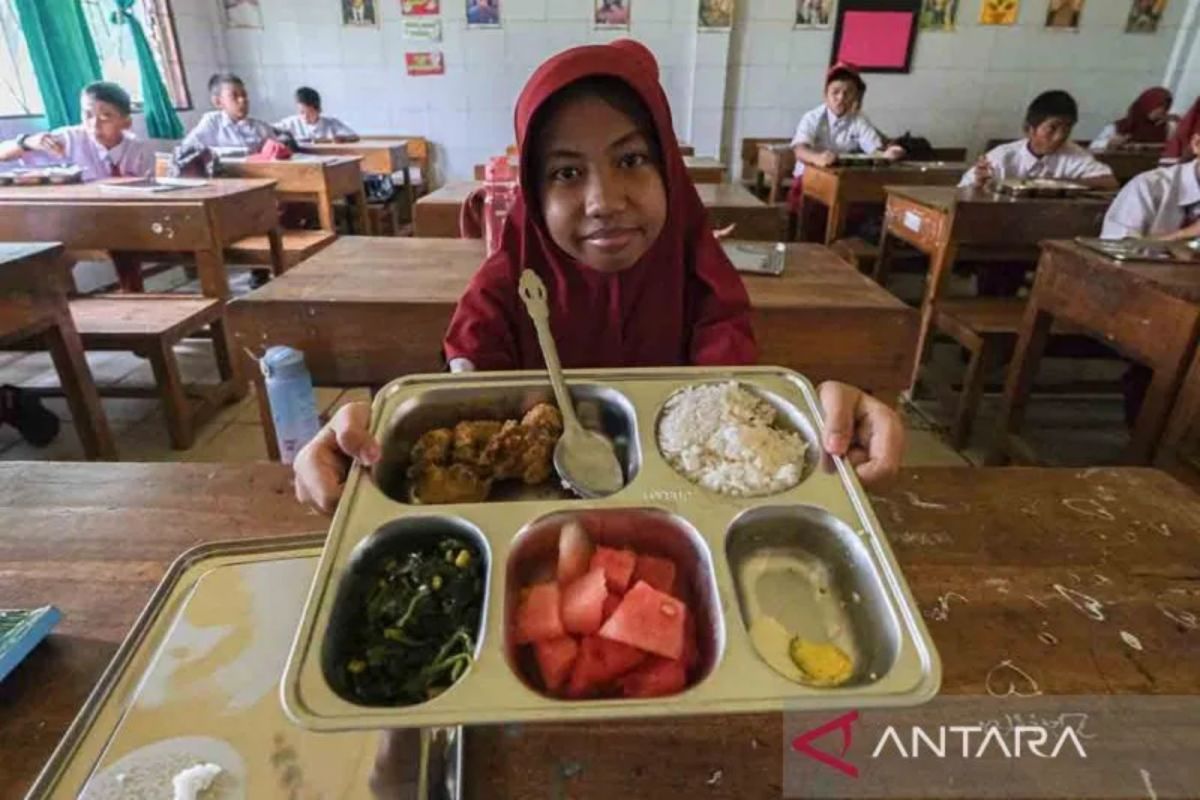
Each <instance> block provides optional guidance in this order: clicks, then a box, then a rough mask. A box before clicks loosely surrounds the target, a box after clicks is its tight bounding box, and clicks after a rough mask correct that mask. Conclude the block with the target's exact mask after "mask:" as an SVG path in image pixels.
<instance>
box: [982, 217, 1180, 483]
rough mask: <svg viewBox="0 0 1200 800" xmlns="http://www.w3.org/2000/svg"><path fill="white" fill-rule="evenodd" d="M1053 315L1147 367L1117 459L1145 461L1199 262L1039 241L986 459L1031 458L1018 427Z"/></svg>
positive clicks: (1170, 382)
mask: <svg viewBox="0 0 1200 800" xmlns="http://www.w3.org/2000/svg"><path fill="white" fill-rule="evenodd" d="M1056 320H1058V321H1060V322H1069V323H1071V324H1072V326H1073V327H1074V328H1075V329H1081V330H1082V332H1084V333H1087V334H1089V335H1092V336H1094V337H1095V338H1097V339H1099V340H1100V341H1102V342H1104V343H1105V344H1108V345H1110V346H1112V347H1114V348H1115V349H1117V350H1118V351H1119V352H1121V353H1122V354H1123V355H1126V356H1128V357H1129V358H1131V359H1133V360H1135V361H1137V362H1138V363H1141V364H1143V365H1145V366H1147V367H1149V368H1150V369H1152V370H1153V372H1154V377H1153V379H1152V381H1151V383H1150V386H1149V387H1148V388H1147V390H1146V396H1145V400H1144V401H1143V403H1142V408H1141V412H1140V413H1139V414H1138V417H1137V420H1136V421H1135V423H1134V426H1133V431H1132V435H1131V439H1130V442H1129V445H1128V447H1127V449H1126V451H1125V458H1124V460H1125V461H1126V462H1127V463H1131V464H1147V463H1150V461H1151V460H1152V459H1153V457H1154V454H1155V450H1156V448H1157V446H1158V444H1159V441H1160V438H1161V437H1162V434H1163V430H1164V428H1165V427H1166V424H1167V416H1168V414H1169V413H1170V411H1171V407H1172V404H1173V403H1174V402H1175V399H1176V396H1177V394H1178V392H1179V387H1180V385H1181V383H1182V381H1183V378H1184V375H1185V373H1186V371H1187V369H1188V367H1189V366H1190V364H1191V361H1192V354H1193V352H1194V350H1195V347H1196V337H1197V334H1198V333H1200V264H1162V263H1154V262H1130V261H1125V262H1122V261H1115V260H1113V259H1110V258H1107V257H1106V256H1103V255H1101V254H1099V253H1097V252H1095V251H1093V250H1089V249H1087V248H1085V247H1083V246H1081V245H1079V244H1076V243H1075V242H1072V241H1051V242H1046V243H1045V244H1043V246H1042V257H1041V260H1040V262H1039V263H1038V269H1037V277H1036V279H1035V281H1034V284H1033V291H1032V292H1031V293H1030V296H1029V302H1028V304H1027V305H1026V308H1025V318H1024V321H1023V323H1022V326H1021V334H1020V338H1019V340H1018V342H1017V349H1016V352H1015V353H1014V354H1013V360H1012V363H1011V366H1010V367H1009V372H1008V379H1007V381H1006V382H1005V386H1004V401H1003V405H1002V406H1001V410H1000V416H999V419H998V420H997V427H996V437H995V441H994V442H993V449H992V453H991V456H990V461H991V462H992V463H999V462H1003V461H1005V460H1007V459H1008V458H1010V457H1011V456H1013V455H1018V456H1021V457H1022V458H1024V459H1026V460H1028V459H1030V458H1031V456H1030V452H1029V448H1028V447H1026V446H1025V444H1024V443H1023V442H1022V441H1021V440H1020V438H1019V433H1020V430H1021V425H1022V423H1023V421H1024V416H1025V407H1026V405H1027V404H1028V401H1029V395H1030V392H1031V390H1032V387H1033V379H1034V377H1035V376H1036V374H1037V369H1038V364H1039V363H1040V361H1041V357H1042V353H1043V351H1044V350H1045V346H1046V340H1047V338H1048V337H1049V333H1050V327H1051V325H1053V324H1054V322H1055V321H1056Z"/></svg>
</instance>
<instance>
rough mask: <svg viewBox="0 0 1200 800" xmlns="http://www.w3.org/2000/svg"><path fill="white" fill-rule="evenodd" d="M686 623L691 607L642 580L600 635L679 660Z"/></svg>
mask: <svg viewBox="0 0 1200 800" xmlns="http://www.w3.org/2000/svg"><path fill="white" fill-rule="evenodd" d="M686 621H687V606H685V605H684V604H683V603H681V602H680V601H678V600H676V599H675V598H674V597H671V596H670V595H669V594H664V593H663V592H660V591H658V590H657V589H655V588H654V587H653V586H651V585H650V584H648V583H646V582H645V581H639V582H638V583H637V585H635V586H634V587H633V588H632V589H630V590H629V592H628V593H627V594H626V595H625V597H624V598H622V599H621V605H619V606H617V610H616V611H614V612H613V614H612V616H611V617H609V618H608V620H607V621H606V622H605V623H604V625H603V626H601V628H600V636H602V637H603V638H605V639H609V640H611V641H614V642H624V643H625V644H628V645H631V646H633V647H637V648H640V649H642V650H645V651H647V652H649V653H654V654H655V655H659V656H662V657H663V658H670V659H679V658H680V657H681V656H682V655H683V629H684V625H685V623H686Z"/></svg>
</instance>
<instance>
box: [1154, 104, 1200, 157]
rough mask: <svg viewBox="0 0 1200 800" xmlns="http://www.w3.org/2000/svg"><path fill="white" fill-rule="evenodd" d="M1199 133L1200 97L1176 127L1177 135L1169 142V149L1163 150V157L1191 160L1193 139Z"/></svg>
mask: <svg viewBox="0 0 1200 800" xmlns="http://www.w3.org/2000/svg"><path fill="white" fill-rule="evenodd" d="M1198 133H1200V97H1197V98H1196V102H1194V103H1192V107H1191V108H1190V109H1189V110H1188V112H1187V113H1186V114H1184V115H1183V119H1181V120H1179V124H1178V125H1176V126H1175V133H1174V134H1173V135H1172V136H1171V140H1170V141H1169V142H1167V147H1166V149H1165V150H1163V157H1164V158H1178V159H1181V160H1185V161H1186V160H1187V159H1189V158H1191V156H1192V137H1193V136H1195V135H1196V134H1198Z"/></svg>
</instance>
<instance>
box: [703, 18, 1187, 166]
mask: <svg viewBox="0 0 1200 800" xmlns="http://www.w3.org/2000/svg"><path fill="white" fill-rule="evenodd" d="M741 3H742V4H743V6H744V8H743V10H742V11H741V15H740V16H741V17H742V19H741V20H740V23H741V24H739V25H738V26H736V27H735V31H734V33H733V36H734V39H735V41H734V44H733V51H734V53H735V71H736V72H737V74H738V82H737V86H736V88H735V89H734V90H733V92H734V93H733V96H732V98H731V103H730V107H731V111H732V114H733V119H732V121H731V124H730V125H729V129H730V135H729V136H728V137H727V138H726V141H725V145H726V147H731V146H734V145H737V143H739V142H740V141H741V139H742V138H744V137H747V136H787V135H790V134H791V133H792V131H793V130H794V129H795V126H796V123H797V121H798V120H799V118H800V115H801V114H803V113H804V112H805V111H807V110H808V109H810V108H813V107H815V106H817V105H818V104H820V102H821V93H822V75H823V72H824V70H825V69H826V68H827V66H828V64H829V53H830V48H831V47H832V38H833V36H832V32H830V31H812V30H793V28H792V19H793V18H792V10H793V9H794V7H795V2H794V0H741ZM1196 5H1198V3H1197V0H1177V1H1176V2H1172V3H1170V4H1169V5H1168V9H1167V14H1166V17H1165V19H1164V20H1163V24H1162V26H1161V27H1160V29H1159V32H1158V34H1156V35H1153V36H1150V35H1134V34H1126V33H1124V24H1125V15H1126V14H1127V13H1128V10H1129V3H1127V2H1124V0H1092V1H1091V2H1090V3H1088V4H1087V6H1086V9H1085V11H1084V14H1083V19H1082V24H1081V28H1080V30H1079V31H1078V32H1065V31H1052V30H1047V29H1046V28H1045V26H1044V23H1045V11H1046V3H1045V2H1044V0H1026V2H1025V3H1023V4H1022V8H1021V15H1020V19H1019V21H1018V24H1017V25H1015V26H1013V27H985V26H979V25H978V24H976V20H977V19H978V2H976V1H975V0H964V2H960V3H959V6H960V8H961V11H960V13H959V22H958V30H957V31H956V32H954V33H943V32H922V33H919V34H918V36H917V43H916V51H915V54H914V59H913V69H912V72H911V74H907V75H890V74H889V75H868V76H867V83H868V87H869V88H868V91H867V95H866V103H865V109H866V113H867V115H868V116H869V117H870V118H871V119H872V120H873V121H874V122H875V124H876V125H878V126H879V127H880V128H882V129H883V130H885V131H887V132H888V133H892V134H897V135H898V134H901V133H903V132H904V131H906V130H909V131H912V132H913V133H914V134H917V135H922V136H925V137H927V138H929V139H930V140H931V141H932V142H933V143H934V144H935V145H944V146H955V145H957V146H967V147H969V148H971V149H972V150H977V149H978V148H980V147H982V146H983V144H984V142H985V141H987V140H988V139H990V138H998V137H1004V136H1014V137H1015V136H1017V135H1019V133H1020V126H1021V120H1022V117H1023V116H1024V110H1025V107H1026V106H1027V105H1028V103H1029V101H1030V100H1031V99H1033V97H1034V96H1035V95H1036V94H1037V93H1038V92H1040V91H1043V90H1045V89H1053V88H1058V89H1066V90H1067V91H1070V92H1071V93H1072V94H1074V95H1075V97H1076V99H1077V100H1078V101H1079V104H1080V110H1081V116H1080V121H1079V126H1078V128H1077V130H1076V133H1077V135H1078V137H1079V138H1087V137H1090V136H1093V135H1095V134H1096V133H1097V132H1099V129H1100V128H1101V127H1102V126H1103V125H1104V124H1105V123H1107V122H1108V121H1110V120H1112V119H1115V118H1116V117H1119V116H1120V115H1121V113H1122V112H1123V111H1124V108H1125V107H1126V106H1127V105H1128V104H1129V102H1130V101H1131V100H1132V99H1133V97H1134V96H1135V95H1136V94H1137V93H1138V92H1139V91H1140V90H1141V89H1143V88H1145V87H1147V86H1152V85H1156V84H1160V83H1162V82H1163V80H1164V75H1165V74H1166V71H1167V66H1168V60H1169V59H1170V56H1171V52H1172V48H1173V46H1174V45H1175V42H1176V40H1177V39H1178V38H1179V37H1180V35H1181V33H1184V34H1186V33H1187V31H1183V30H1182V28H1181V23H1183V21H1184V20H1185V16H1186V17H1187V19H1188V24H1189V25H1192V26H1194V25H1195V21H1194V15H1190V14H1189V13H1188V12H1189V11H1190V9H1191V8H1192V7H1194V6H1196ZM1192 47H1193V52H1192V61H1193V65H1192V66H1191V67H1190V69H1189V70H1188V71H1186V72H1187V74H1188V76H1189V77H1190V79H1191V81H1192V85H1191V87H1190V91H1189V87H1188V86H1187V85H1184V86H1183V87H1182V90H1181V92H1180V94H1181V95H1183V96H1181V97H1180V100H1179V102H1178V104H1179V105H1183V106H1184V107H1186V106H1187V105H1190V103H1191V101H1192V98H1193V97H1194V96H1195V93H1196V92H1197V91H1200V86H1196V83H1197V82H1198V81H1200V77H1197V75H1198V73H1200V54H1198V53H1196V52H1195V50H1194V45H1192ZM784 54H786V57H785V55H784ZM1184 81H1185V84H1186V81H1187V78H1185V79H1184ZM735 152H736V151H735Z"/></svg>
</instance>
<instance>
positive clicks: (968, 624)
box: [0, 463, 1200, 800]
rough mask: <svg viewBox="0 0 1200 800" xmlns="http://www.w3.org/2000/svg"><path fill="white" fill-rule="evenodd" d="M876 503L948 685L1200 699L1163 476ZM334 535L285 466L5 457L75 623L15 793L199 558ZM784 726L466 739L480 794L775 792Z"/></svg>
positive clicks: (19, 683) (22, 512)
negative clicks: (128, 640)
mask: <svg viewBox="0 0 1200 800" xmlns="http://www.w3.org/2000/svg"><path fill="white" fill-rule="evenodd" d="M668 505H669V503H668ZM873 505H874V507H875V510H876V513H877V514H878V516H879V520H880V523H881V525H882V528H883V530H884V531H886V532H887V534H888V536H889V539H890V541H891V545H892V547H893V548H894V550H895V552H896V557H897V560H898V561H899V563H900V565H901V568H902V569H903V571H904V574H905V576H906V578H907V580H908V583H909V586H910V587H911V589H912V593H913V597H914V599H915V602H916V604H917V607H918V609H919V612H920V613H921V614H922V615H923V616H924V617H925V618H926V624H927V625H928V626H929V630H930V633H931V634H932V636H933V639H934V642H935V644H936V646H937V648H938V650H939V652H940V654H941V658H942V668H943V676H942V693H943V694H945V695H974V696H976V697H986V696H987V695H988V694H996V693H1000V694H1002V693H1003V692H1004V691H1005V690H1006V689H1009V688H1011V682H1012V681H1015V680H1019V681H1022V682H1023V683H1022V685H1021V686H1020V687H1019V690H1020V691H1022V692H1026V693H1029V692H1034V691H1036V692H1038V693H1042V694H1045V695H1047V696H1053V695H1133V694H1151V695H1195V694H1200V673H1198V672H1197V670H1196V668H1195V664H1196V660H1195V641H1194V640H1195V636H1196V635H1197V630H1196V628H1197V618H1198V617H1200V601H1198V600H1197V598H1196V596H1195V594H1194V592H1193V591H1192V588H1193V587H1194V584H1195V578H1196V575H1197V573H1196V568H1195V565H1196V563H1197V562H1198V561H1200V540H1198V538H1197V530H1200V499H1198V498H1197V496H1196V495H1195V494H1194V493H1193V492H1192V491H1190V490H1189V489H1187V488H1186V487H1184V486H1183V485H1181V484H1179V483H1178V482H1177V481H1175V480H1173V479H1171V478H1170V477H1169V476H1167V475H1166V474H1164V473H1162V472H1159V471H1156V470H1149V469H1130V468H1122V469H1092V470H1061V469H1059V470H1055V469H1027V468H1012V469H966V468H961V467H927V468H917V469H906V470H902V471H901V473H900V476H899V478H898V479H897V480H896V481H895V483H894V484H893V485H891V486H889V487H888V488H886V489H884V490H880V491H878V492H875V493H874V494H873ZM679 511H680V512H681V513H686V510H685V509H683V508H680V509H679ZM327 526H328V520H327V519H325V518H323V517H320V516H316V515H314V514H311V513H309V512H308V511H306V510H305V509H303V508H301V506H299V505H298V504H297V503H296V502H295V500H294V497H293V493H292V481H291V470H290V469H289V468H287V467H285V466H282V465H279V464H263V463H257V464H224V465H214V464H115V465H103V466H101V465H92V464H74V463H6V464H4V463H0V552H3V553H4V554H5V561H4V570H5V571H4V575H5V579H4V580H3V581H0V607H11V606H31V605H38V604H42V603H53V604H55V605H57V606H58V607H59V608H60V609H62V611H63V620H62V622H61V623H60V624H59V626H58V628H57V629H56V630H55V632H54V633H52V634H51V635H50V636H49V638H48V639H47V640H46V641H45V642H44V643H42V644H41V645H39V646H38V647H37V648H36V649H35V650H34V651H33V652H32V653H31V654H30V656H29V657H28V658H27V659H26V660H25V661H24V662H23V663H22V664H21V665H20V666H18V667H17V669H16V670H15V671H14V672H13V673H12V674H11V675H10V676H9V677H8V678H7V679H5V681H4V682H3V683H2V684H0V707H3V708H4V721H3V724H0V752H3V753H4V758H2V759H0V796H2V797H5V798H10V797H11V798H17V797H21V796H22V794H23V792H24V791H25V790H26V789H27V788H28V786H29V785H30V783H31V782H32V781H33V779H34V777H35V776H36V775H37V773H38V771H39V770H40V769H41V767H42V765H43V764H44V763H45V761H46V759H47V758H48V757H49V756H50V753H51V751H52V750H53V748H54V746H55V744H56V743H57V742H58V740H59V738H60V737H61V736H62V734H63V733H64V732H65V731H66V729H67V726H68V725H69V724H70V722H71V720H72V719H73V718H74V716H75V714H76V713H77V712H78V710H79V709H80V707H81V706H82V704H83V703H84V701H85V700H86V698H87V696H88V693H89V692H90V691H91V690H92V688H93V686H94V685H95V683H96V681H97V680H98V678H99V677H100V674H101V672H102V671H103V669H104V667H105V666H106V664H107V663H108V661H109V659H110V658H111V657H112V655H113V654H114V653H115V651H116V649H117V646H118V645H119V644H120V642H121V641H122V639H123V637H124V636H125V634H126V632H127V631H128V630H129V629H130V626H131V625H132V624H133V623H134V621H135V619H136V618H137V615H138V613H139V612H140V611H141V609H142V608H143V606H144V604H145V603H146V602H147V600H149V598H150V595H151V593H152V592H153V590H154V588H155V586H156V584H157V582H158V581H159V580H160V579H161V578H162V576H163V575H164V574H165V572H166V570H167V568H168V567H169V565H170V564H171V562H172V561H173V560H174V559H175V558H176V557H177V556H179V555H180V554H181V553H182V552H183V551H184V550H186V549H188V548H190V547H192V546H194V545H197V544H201V543H204V542H209V541H214V540H218V539H223V540H239V539H247V538H257V537H265V536H289V535H297V534H305V533H309V532H312V531H320V530H324V529H325V528H326V527H327ZM1073 593H1078V595H1076V594H1073ZM1077 596H1084V597H1086V598H1087V600H1088V601H1089V602H1091V601H1092V600H1093V599H1094V601H1095V605H1096V607H1097V608H1102V609H1103V613H1102V614H1101V615H1100V619H1097V618H1096V616H1095V615H1094V614H1089V613H1088V611H1087V610H1086V608H1085V607H1081V606H1080V605H1078V604H1077V602H1082V601H1072V600H1071V599H1070V598H1071V597H1077ZM730 602H732V600H730ZM1088 607H1090V606H1088ZM493 613H495V612H493ZM1122 631H1128V632H1130V633H1132V634H1134V635H1136V637H1137V640H1138V642H1139V645H1140V646H1139V647H1138V648H1136V649H1135V648H1131V646H1130V645H1129V644H1127V643H1126V642H1125V641H1123V639H1122V637H1121V636H1120V635H1119V634H1120V632H1122ZM1014 668H1015V669H1014ZM1018 671H1019V672H1018ZM1022 675H1023V676H1025V677H1024V678H1022V677H1021V676H1022ZM1024 681H1028V683H1024ZM782 730H783V720H782V717H781V715H780V714H778V713H760V714H744V715H721V716H708V717H689V718H681V719H664V720H655V721H626V722H590V723H587V724H565V723H559V724H537V725H520V726H488V727H482V728H470V729H468V730H467V737H466V752H465V759H464V768H465V769H464V775H463V777H464V782H465V796H467V797H489V798H497V799H498V800H501V799H506V798H531V797H566V796H570V797H572V798H576V799H577V800H593V799H596V800H598V799H599V798H611V797H614V796H621V795H623V794H624V795H628V794H629V793H630V787H631V786H636V787H637V792H636V793H637V795H638V796H645V797H655V798H659V800H674V799H675V798H680V799H681V800H682V798H688V799H689V800H690V799H691V798H696V797H706V798H714V799H716V800H767V798H771V800H774V799H775V798H778V797H779V796H780V791H781V790H780V787H779V781H780V779H781V776H782V771H783V759H784V758H785V757H787V756H786V755H785V752H786V747H785V745H786V743H785V742H784V740H783V735H782ZM328 735H329V736H330V737H336V736H338V734H328ZM564 765H577V767H576V768H574V769H572V770H570V771H567V769H566V767H565V766H564ZM1063 793H1064V794H1065V793H1066V792H1065V790H1064V792H1063ZM356 796H359V797H364V798H365V797H370V794H369V792H368V789H367V787H365V786H363V787H361V794H359V795H356ZM1054 796H1058V795H1054Z"/></svg>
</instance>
